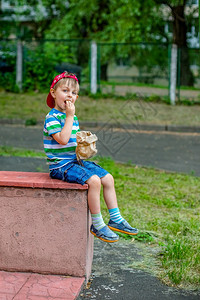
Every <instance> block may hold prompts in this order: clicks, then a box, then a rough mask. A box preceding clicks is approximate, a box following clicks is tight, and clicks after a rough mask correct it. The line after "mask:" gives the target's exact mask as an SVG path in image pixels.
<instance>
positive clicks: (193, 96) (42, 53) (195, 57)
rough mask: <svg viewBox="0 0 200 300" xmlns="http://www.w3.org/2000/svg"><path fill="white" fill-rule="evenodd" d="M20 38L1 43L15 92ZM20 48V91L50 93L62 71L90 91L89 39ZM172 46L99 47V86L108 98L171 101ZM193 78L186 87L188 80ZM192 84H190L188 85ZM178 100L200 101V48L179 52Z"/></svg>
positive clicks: (3, 66) (3, 65) (0, 62)
mask: <svg viewBox="0 0 200 300" xmlns="http://www.w3.org/2000/svg"><path fill="white" fill-rule="evenodd" d="M18 42H19V41H18V40H17V39H16V40H0V74H1V78H2V80H1V83H0V85H1V87H2V88H4V89H7V90H10V91H17V90H18V86H17V85H16V59H17V43H18ZM21 46H22V47H21V48H22V90H24V91H27V90H38V91H45V92H46V91H48V89H49V85H50V84H51V81H52V79H53V78H54V76H55V75H56V74H58V73H60V72H63V71H64V70H69V71H72V72H74V73H76V74H77V76H78V77H79V80H80V81H81V87H82V88H83V89H85V90H88V91H89V88H90V69H91V57H90V56H91V55H90V54H91V52H90V48H91V41H90V40H35V41H33V40H25V41H21ZM170 61H171V45H167V44H158V43H151V44H147V43H132V44H131V43H97V84H98V90H99V91H101V92H102V93H104V94H110V93H112V94H115V95H121V96H126V95H130V94H131V95H141V96H142V97H154V98H156V97H161V98H163V97H165V98H168V97H169V83H170ZM189 73H190V76H191V82H190V87H189V88H188V86H187V84H183V82H187V77H188V76H189ZM188 82H189V81H188ZM176 97H177V100H182V99H189V100H198V101H199V100H200V49H178V66H177V95H176Z"/></svg>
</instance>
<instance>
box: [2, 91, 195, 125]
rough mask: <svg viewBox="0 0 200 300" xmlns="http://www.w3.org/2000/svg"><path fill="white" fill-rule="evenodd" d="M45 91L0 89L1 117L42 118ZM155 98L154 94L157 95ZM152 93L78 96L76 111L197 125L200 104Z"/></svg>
mask: <svg viewBox="0 0 200 300" xmlns="http://www.w3.org/2000/svg"><path fill="white" fill-rule="evenodd" d="M46 96H47V93H44V94H41V93H34V92H32V93H26V94H14V93H6V92H0V119H21V120H23V121H24V123H26V125H35V124H36V123H37V122H43V121H44V118H45V116H46V114H47V113H48V112H49V108H48V107H47V105H46ZM156 99H157V98H156ZM156 99H155V97H153V96H152V97H149V100H151V101H152V102H150V101H144V100H142V99H140V98H136V99H134V98H133V97H132V96H131V95H130V96H127V97H122V98H120V97H119V98H106V99H103V98H99V99H92V98H90V97H88V96H81V95H80V97H79V99H78V101H77V103H76V114H77V116H78V118H79V121H94V120H95V121H99V122H108V121H109V122H111V123H112V122H113V123H116V121H117V122H119V123H128V124H132V125H137V127H139V125H140V124H158V125H184V126H199V124H200V105H193V106H186V105H176V106H170V105H167V104H166V103H162V102H158V103H157V100H156Z"/></svg>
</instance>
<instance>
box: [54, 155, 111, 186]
mask: <svg viewBox="0 0 200 300" xmlns="http://www.w3.org/2000/svg"><path fill="white" fill-rule="evenodd" d="M81 162H82V164H83V166H82V165H80V164H79V163H78V161H77V160H73V161H72V162H70V163H68V164H66V165H65V166H63V167H61V168H58V169H53V170H51V171H50V177H51V178H53V179H61V180H63V181H67V182H71V183H72V182H73V183H79V184H82V185H83V184H85V182H86V181H87V180H88V179H89V178H90V177H91V176H93V175H97V176H98V177H99V178H102V177H104V176H105V175H107V174H109V173H108V172H107V171H106V170H104V169H103V168H102V167H100V166H99V165H97V164H96V163H94V162H92V161H83V160H81Z"/></svg>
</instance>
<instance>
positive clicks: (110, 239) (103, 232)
mask: <svg viewBox="0 0 200 300" xmlns="http://www.w3.org/2000/svg"><path fill="white" fill-rule="evenodd" d="M90 232H91V233H92V234H93V235H94V236H96V237H97V238H99V239H100V240H102V241H104V242H107V243H115V242H118V240H119V236H118V235H117V234H116V233H114V232H112V230H110V229H109V228H108V226H104V227H103V228H101V229H99V230H97V229H96V228H95V227H94V226H93V225H91V227H90Z"/></svg>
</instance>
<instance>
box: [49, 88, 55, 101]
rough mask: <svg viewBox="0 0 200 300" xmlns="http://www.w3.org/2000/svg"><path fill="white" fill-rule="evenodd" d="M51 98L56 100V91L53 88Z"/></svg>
mask: <svg viewBox="0 0 200 300" xmlns="http://www.w3.org/2000/svg"><path fill="white" fill-rule="evenodd" d="M50 93H51V96H52V97H53V98H54V99H55V98H56V96H55V90H54V89H53V88H51V89H50Z"/></svg>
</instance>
